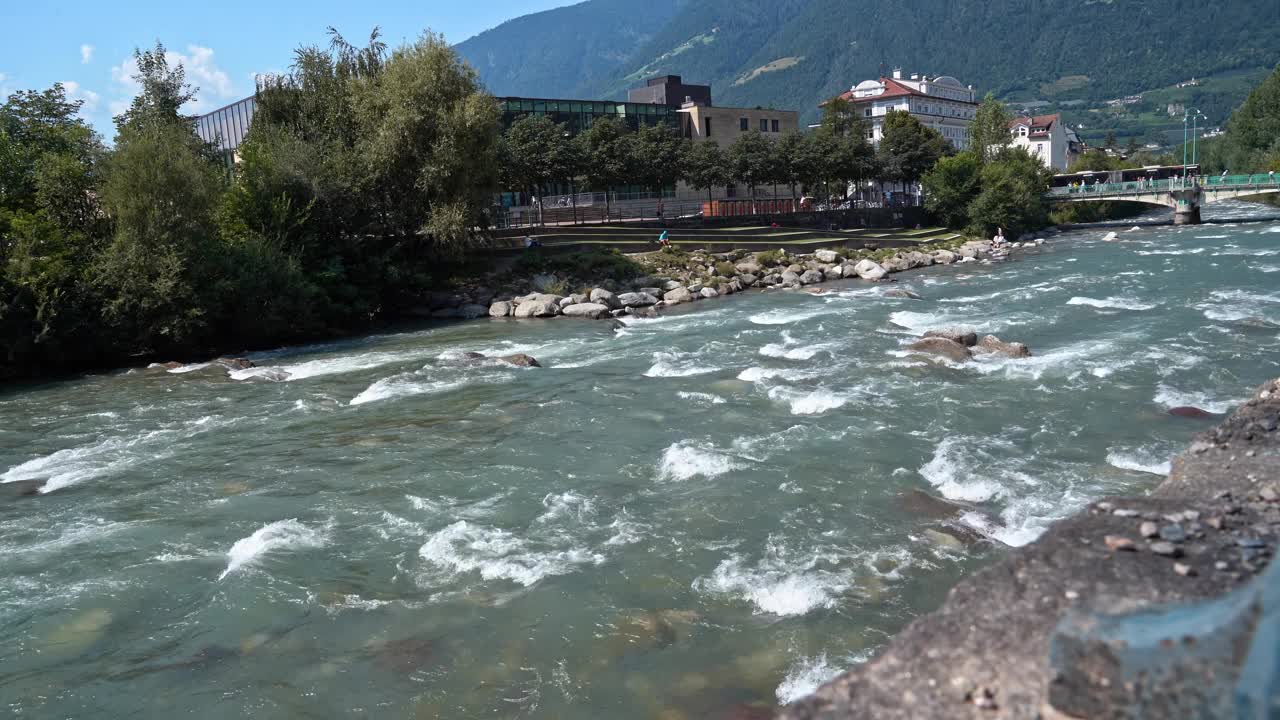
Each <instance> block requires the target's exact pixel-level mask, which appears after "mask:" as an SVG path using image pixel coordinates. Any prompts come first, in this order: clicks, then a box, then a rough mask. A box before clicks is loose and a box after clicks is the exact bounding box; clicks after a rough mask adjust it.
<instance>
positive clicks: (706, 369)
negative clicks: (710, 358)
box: [644, 351, 720, 378]
mask: <svg viewBox="0 0 1280 720" xmlns="http://www.w3.org/2000/svg"><path fill="white" fill-rule="evenodd" d="M719 369H720V368H718V367H715V366H714V365H708V364H706V361H705V360H703V359H702V357H701V356H700V355H699V354H698V353H682V352H667V351H659V352H656V353H654V354H653V365H652V366H650V368H649V369H648V370H646V371H645V373H644V375H645V377H652V378H662V377H691V376H693V375H706V374H707V373H713V372H716V371H717V370H719Z"/></svg>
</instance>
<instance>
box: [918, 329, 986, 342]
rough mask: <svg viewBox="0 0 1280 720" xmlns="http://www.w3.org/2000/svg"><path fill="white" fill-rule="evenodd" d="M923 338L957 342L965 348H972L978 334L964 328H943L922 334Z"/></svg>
mask: <svg viewBox="0 0 1280 720" xmlns="http://www.w3.org/2000/svg"><path fill="white" fill-rule="evenodd" d="M924 336H925V337H940V338H946V339H948V340H951V341H952V342H958V343H960V344H961V345H964V346H965V347H973V346H974V345H977V344H978V334H977V333H976V332H974V331H972V330H966V329H964V328H954V327H952V328H943V329H941V330H930V331H929V332H926V333H925V334H924Z"/></svg>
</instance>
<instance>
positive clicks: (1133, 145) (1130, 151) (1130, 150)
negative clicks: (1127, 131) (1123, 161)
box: [1124, 135, 1142, 157]
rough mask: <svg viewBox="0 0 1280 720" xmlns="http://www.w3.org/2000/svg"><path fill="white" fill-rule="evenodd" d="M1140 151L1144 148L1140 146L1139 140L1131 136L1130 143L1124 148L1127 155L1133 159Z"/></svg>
mask: <svg viewBox="0 0 1280 720" xmlns="http://www.w3.org/2000/svg"><path fill="white" fill-rule="evenodd" d="M1140 150H1142V146H1141V145H1139V144H1138V138H1136V137H1134V136H1133V135H1130V136H1129V142H1128V143H1127V144H1126V145H1125V147H1124V152H1125V155H1126V156H1129V157H1132V156H1134V155H1137V154H1138V151H1140Z"/></svg>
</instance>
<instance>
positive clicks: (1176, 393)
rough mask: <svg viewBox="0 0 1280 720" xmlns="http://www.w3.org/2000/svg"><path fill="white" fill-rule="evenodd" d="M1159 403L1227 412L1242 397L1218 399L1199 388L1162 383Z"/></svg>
mask: <svg viewBox="0 0 1280 720" xmlns="http://www.w3.org/2000/svg"><path fill="white" fill-rule="evenodd" d="M1152 399H1153V400H1155V401H1156V402H1157V403H1160V404H1161V405H1164V406H1165V407H1167V408H1176V407H1196V408H1200V409H1201V410H1204V411H1206V412H1211V413H1219V414H1221V413H1225V412H1228V411H1229V410H1231V408H1233V407H1235V406H1236V405H1238V404H1240V398H1227V399H1216V398H1214V397H1212V396H1210V395H1209V394H1208V393H1206V392H1203V391H1198V390H1186V391H1184V390H1179V389H1178V388H1175V387H1173V386H1171V385H1166V384H1164V383H1160V384H1159V385H1157V386H1156V394H1155V397H1154V398H1152Z"/></svg>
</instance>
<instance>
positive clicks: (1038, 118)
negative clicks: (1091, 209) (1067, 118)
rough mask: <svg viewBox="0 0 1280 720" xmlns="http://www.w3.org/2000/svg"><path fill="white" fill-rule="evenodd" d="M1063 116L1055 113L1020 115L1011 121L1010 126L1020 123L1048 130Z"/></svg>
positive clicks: (1014, 126)
mask: <svg viewBox="0 0 1280 720" xmlns="http://www.w3.org/2000/svg"><path fill="white" fill-rule="evenodd" d="M1060 119H1061V117H1060V116H1059V115H1058V114H1057V113H1054V114H1053V115H1033V116H1031V117H1020V118H1015V119H1013V120H1010V121H1009V128H1010V129H1012V128H1016V127H1018V126H1019V125H1026V126H1028V127H1031V128H1042V129H1043V131H1045V132H1047V131H1049V130H1050V129H1052V128H1053V125H1054V123H1056V122H1058V121H1059V120H1060Z"/></svg>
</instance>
